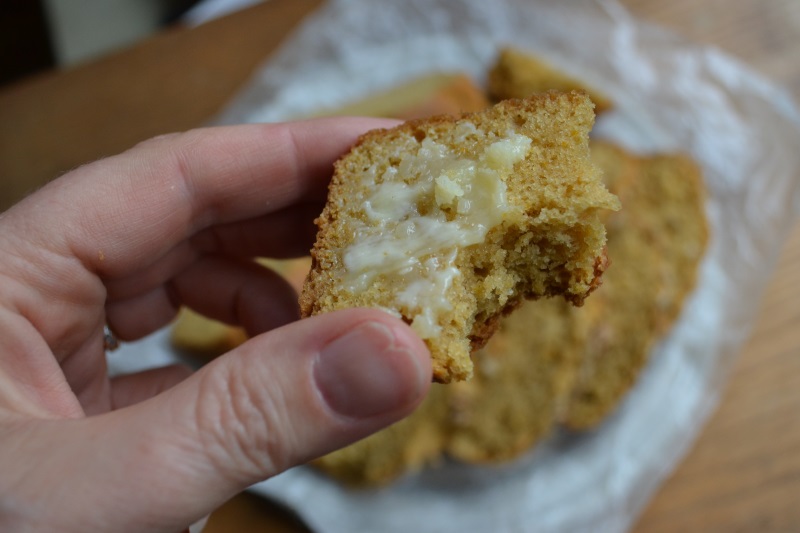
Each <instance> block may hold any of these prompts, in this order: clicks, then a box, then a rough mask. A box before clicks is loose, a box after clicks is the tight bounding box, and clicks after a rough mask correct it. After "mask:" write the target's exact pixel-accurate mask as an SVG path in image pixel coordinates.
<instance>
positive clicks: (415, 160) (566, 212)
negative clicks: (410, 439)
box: [300, 92, 619, 382]
mask: <svg viewBox="0 0 800 533" xmlns="http://www.w3.org/2000/svg"><path fill="white" fill-rule="evenodd" d="M592 107H593V106H592V103H591V101H590V100H589V99H588V97H586V96H585V95H583V94H580V93H576V92H573V93H560V94H559V93H547V94H544V95H538V96H535V97H532V98H530V99H527V100H514V101H506V102H502V103H500V104H498V105H496V106H494V107H492V108H490V109H488V110H486V111H483V112H479V113H473V114H467V115H464V116H463V117H461V118H459V119H455V118H449V117H435V118H432V119H429V120H420V121H412V122H409V123H406V124H403V125H401V126H399V127H397V128H394V129H391V130H378V131H373V132H369V133H367V134H366V135H364V136H363V137H362V138H361V139H360V140H359V141H358V142H357V143H356V145H355V146H354V147H353V149H352V150H351V151H350V152H349V153H348V154H346V155H345V156H344V157H342V158H341V159H340V160H339V161H338V162H337V163H336V165H335V172H334V176H333V179H332V181H331V184H330V191H329V196H328V202H327V204H326V206H325V209H324V211H323V213H322V215H321V216H320V218H319V219H318V220H317V224H318V226H319V233H318V236H317V242H316V243H315V245H314V248H313V250H312V252H311V255H312V268H311V272H310V273H309V277H308V278H307V280H306V283H305V286H304V288H303V292H302V294H301V296H300V306H301V312H302V314H303V315H304V316H309V315H314V314H318V313H323V312H327V311H333V310H337V309H343V308H348V307H377V308H382V309H385V310H387V311H388V312H390V313H393V314H395V315H396V316H399V317H402V318H403V319H404V320H406V321H407V322H408V323H409V324H411V326H412V328H414V329H415V331H416V332H417V333H418V334H419V335H420V336H421V337H422V338H423V339H424V340H425V341H426V343H427V344H428V347H429V348H430V350H431V354H432V358H433V377H434V379H435V380H436V381H440V382H450V381H460V380H464V379H468V378H469V377H470V375H471V373H472V362H471V360H470V353H471V352H472V351H473V350H475V349H477V348H480V347H481V346H483V345H484V344H485V343H486V341H487V340H488V338H489V337H490V336H491V334H492V333H493V331H494V329H495V328H496V326H497V321H498V320H499V318H500V317H501V316H502V315H503V314H505V313H508V312H509V311H510V310H512V309H513V308H515V307H516V306H517V305H519V303H520V302H521V301H522V299H523V298H536V297H542V296H552V295H562V296H564V297H565V298H566V299H568V300H570V301H571V302H573V303H575V304H578V305H579V304H581V303H582V302H583V300H584V299H585V298H586V296H587V295H588V294H589V293H590V292H591V291H592V290H594V289H595V288H596V287H597V286H598V285H599V281H600V275H601V274H602V272H603V270H604V269H605V266H606V258H605V254H604V246H605V229H604V228H603V226H602V224H601V223H600V221H599V212H600V211H602V210H605V209H618V207H619V204H618V200H617V198H616V197H614V196H613V195H612V194H610V193H609V192H608V191H607V190H606V188H605V187H604V186H603V184H602V181H601V179H600V176H599V171H598V169H597V168H596V167H595V166H594V165H592V164H591V162H590V160H589V150H588V133H589V130H590V129H591V127H592V124H593V122H594V113H593V111H592Z"/></svg>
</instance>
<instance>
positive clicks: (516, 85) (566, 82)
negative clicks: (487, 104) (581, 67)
mask: <svg viewBox="0 0 800 533" xmlns="http://www.w3.org/2000/svg"><path fill="white" fill-rule="evenodd" d="M552 90H557V91H583V92H585V93H586V94H588V95H589V98H591V99H592V101H593V102H594V105H595V112H596V113H597V114H598V115H599V114H601V113H604V112H605V111H608V110H609V109H611V107H612V102H611V100H609V98H608V97H607V96H605V95H604V94H603V93H601V92H600V91H597V90H596V89H594V88H592V87H590V86H588V85H586V84H585V83H583V82H582V81H579V80H577V79H575V78H573V77H572V76H569V75H568V74H565V73H564V72H562V71H561V70H560V69H559V68H557V67H555V66H553V65H551V64H550V63H548V62H547V61H545V60H544V59H541V58H539V57H536V56H535V55H533V54H531V53H528V52H523V51H521V50H517V49H514V48H503V49H502V50H500V54H499V55H498V56H497V59H496V60H495V63H494V65H492V67H491V69H490V70H489V95H490V96H491V97H492V99H494V100H495V101H497V100H505V99H507V98H526V97H528V96H530V95H532V94H537V93H542V92H545V91H552Z"/></svg>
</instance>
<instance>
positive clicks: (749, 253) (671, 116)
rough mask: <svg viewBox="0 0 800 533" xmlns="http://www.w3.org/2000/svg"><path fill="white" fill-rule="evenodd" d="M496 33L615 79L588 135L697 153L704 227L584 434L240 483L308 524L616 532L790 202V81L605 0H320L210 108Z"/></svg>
mask: <svg viewBox="0 0 800 533" xmlns="http://www.w3.org/2000/svg"><path fill="white" fill-rule="evenodd" d="M507 44H513V45H515V46H517V47H520V48H523V49H529V50H531V51H535V52H537V53H539V54H540V55H542V56H544V57H547V58H549V59H551V60H552V61H554V62H556V63H557V64H559V65H562V66H563V68H564V69H565V70H568V71H571V72H572V73H574V74H576V75H577V76H579V77H580V78H582V79H584V80H585V81H586V82H588V83H591V84H593V85H595V86H597V87H598V88H600V89H602V90H604V91H605V92H607V93H608V94H610V95H612V96H613V98H614V100H615V102H616V104H617V106H618V107H617V109H616V110H615V111H613V112H611V113H609V114H608V115H606V116H603V117H601V118H600V120H599V121H598V124H597V127H596V129H595V132H596V134H597V135H599V136H604V137H608V138H612V139H615V140H616V141H618V142H620V143H622V144H624V145H626V146H628V147H630V148H632V149H635V150H639V151H650V150H670V151H672V150H680V151H684V152H687V153H689V154H691V155H692V156H693V157H694V158H695V159H696V160H697V161H698V162H700V164H701V165H702V167H703V170H704V173H705V178H706V183H707V187H708V190H709V200H708V204H707V211H708V215H709V218H710V221H711V225H712V232H713V234H712V241H711V244H710V247H709V250H708V253H707V257H706V258H705V261H704V262H703V264H702V267H701V273H700V278H699V283H698V289H697V290H696V291H695V293H694V294H693V295H692V296H691V297H690V298H689V300H688V301H687V304H686V306H685V309H684V312H683V314H682V316H681V318H680V319H679V321H678V323H677V324H676V326H675V327H674V329H673V331H672V332H671V334H670V335H669V336H668V337H667V338H666V339H664V341H663V342H662V343H661V344H660V345H659V346H658V347H657V348H656V349H655V350H654V352H655V353H653V356H652V361H651V364H650V365H649V367H648V368H647V369H646V371H645V373H644V375H643V376H642V378H641V380H640V382H639V383H638V384H637V386H636V387H635V389H634V390H633V391H632V392H631V393H630V394H629V396H628V397H627V398H626V400H625V402H624V404H623V405H622V407H621V409H619V411H618V412H617V413H616V414H615V415H614V416H613V417H611V419H609V420H608V421H607V423H605V424H604V425H603V426H602V428H600V429H599V430H598V431H596V432H594V433H592V434H588V435H582V436H574V435H573V436H568V435H558V436H556V437H555V438H553V439H551V440H550V441H548V442H546V443H545V444H543V445H542V446H539V447H538V448H537V449H536V450H532V451H531V452H530V453H529V454H528V455H527V456H525V457H522V458H520V459H519V460H517V461H515V462H513V463H511V464H507V465H503V466H500V467H472V466H464V465H459V464H445V465H443V466H442V467H440V468H438V469H435V470H430V471H426V472H423V473H421V474H418V475H414V476H411V477H408V478H406V479H404V480H402V481H400V482H399V483H396V484H394V485H392V486H390V487H388V488H385V489H381V490H377V491H374V490H373V491H364V490H352V489H346V488H343V487H342V486H340V485H339V484H337V483H336V482H334V481H331V480H329V479H328V478H326V477H324V476H322V475H320V474H318V473H316V472H315V471H314V470H312V469H310V468H308V467H301V468H296V469H293V470H291V471H289V472H287V473H285V474H283V475H281V476H278V477H276V478H274V479H272V480H269V481H267V482H264V483H261V484H259V485H257V486H256V487H254V489H253V490H255V491H257V492H259V493H261V494H264V495H268V496H270V497H272V498H274V499H276V500H278V501H280V502H283V503H285V504H286V505H288V506H289V507H291V508H292V509H295V510H296V511H297V512H298V513H299V514H300V515H301V516H302V517H303V518H304V519H305V520H306V521H307V522H308V523H309V525H310V526H311V527H312V529H314V530H315V531H320V532H332V533H334V532H342V533H345V532H348V533H349V532H359V531H380V532H398V533H399V532H403V533H405V532H409V531H414V532H449V531H458V532H476V533H477V532H487V531H508V532H512V531H545V532H546V531H558V532H569V531H624V530H625V529H627V528H628V527H629V526H630V525H631V524H632V522H633V521H634V520H635V518H636V517H637V514H638V513H639V512H640V510H641V509H642V508H643V506H644V505H645V503H646V502H647V500H648V498H649V497H650V496H651V495H652V493H653V492H654V491H655V490H656V489H657V487H658V485H659V484H660V483H661V482H662V481H663V479H664V478H665V476H666V475H667V474H668V473H669V472H670V471H671V470H672V469H673V468H674V466H675V465H676V464H677V462H678V461H679V460H680V458H681V457H682V456H683V454H684V453H685V452H686V450H687V448H688V447H689V446H690V445H691V443H692V441H693V439H694V438H695V436H696V435H697V434H698V432H699V430H700V429H701V427H702V425H703V423H704V421H705V420H706V418H707V417H708V415H709V414H710V412H711V410H712V409H713V408H714V406H715V404H716V402H717V400H718V397H719V394H720V392H721V388H722V386H723V384H724V381H725V377H726V374H727V371H728V369H729V367H730V365H731V363H732V361H733V360H734V358H735V356H736V353H737V351H738V350H739V348H740V347H741V344H742V342H743V341H744V340H745V339H746V337H747V335H748V333H749V331H750V329H751V326H752V324H753V319H754V314H755V312H756V311H757V304H758V302H759V301H760V298H761V293H762V291H763V288H764V286H765V283H766V281H767V280H768V277H769V275H770V273H771V271H772V267H773V265H774V263H775V261H776V259H777V255H778V252H779V250H780V247H781V245H782V243H783V240H784V237H785V236H786V234H787V232H788V230H789V229H790V228H791V226H792V223H793V222H794V220H795V219H796V216H797V214H798V213H800V113H798V110H797V107H796V106H795V104H794V103H793V102H792V101H791V99H790V97H789V96H788V95H787V94H786V93H785V92H783V91H782V90H780V89H779V88H776V87H775V86H773V85H772V84H770V83H768V82H767V81H765V80H763V79H762V78H760V77H759V76H758V75H756V74H754V73H753V72H751V71H750V70H749V69H748V68H746V67H745V66H743V65H741V64H740V63H738V62H737V61H735V60H733V59H731V58H729V57H726V56H725V55H724V54H722V53H720V52H719V51H716V50H713V49H708V48H701V47H698V46H694V45H690V44H687V43H685V42H682V41H681V40H680V39H679V38H677V37H675V36H673V35H671V34H669V33H667V32H665V31H662V30H660V29H657V28H654V27H651V26H647V25H644V24H642V23H640V22H637V21H635V20H633V19H632V18H631V17H630V16H629V14H628V13H627V12H626V11H625V10H624V9H622V8H621V7H620V6H619V5H618V4H616V3H614V2H611V1H581V2H577V1H574V2H559V3H556V2H546V1H531V0H528V1H525V0H492V1H491V2H489V1H486V0H466V1H460V2H458V1H452V0H427V1H426V0H397V1H383V2H378V1H370V0H340V1H335V0H334V1H331V2H329V3H328V4H326V5H325V7H324V8H323V9H321V10H320V11H318V12H317V13H316V14H314V15H312V16H311V18H310V19H308V20H307V21H306V22H305V24H304V25H303V26H302V27H301V28H300V29H299V31H297V32H296V33H295V34H294V36H293V37H292V38H290V39H289V40H288V41H287V42H286V43H285V45H284V46H283V47H282V48H281V49H280V50H279V51H278V53H277V54H276V55H275V56H274V57H273V58H272V59H271V60H270V61H269V62H268V63H266V64H265V65H264V66H263V68H261V69H259V71H258V72H256V74H255V76H254V78H253V79H252V80H251V82H250V83H249V84H248V85H247V87H246V88H245V89H243V91H242V92H241V93H240V94H239V95H238V96H237V97H236V98H235V99H234V100H233V101H232V102H231V104H230V106H228V107H227V108H226V109H225V110H224V112H223V113H222V114H221V115H220V116H219V118H218V120H217V121H216V122H217V123H238V122H257V121H279V120H286V119H289V118H294V117H298V116H304V115H309V114H312V113H313V112H315V111H317V110H320V109H322V108H335V107H337V106H339V105H341V104H344V103H347V102H349V101H352V100H354V99H357V98H359V97H361V96H365V95H367V94H370V93H372V92H374V91H376V90H379V89H383V88H389V87H391V86H393V85H396V84H398V83H400V82H402V81H406V80H408V79H410V78H412V77H414V76H417V75H420V74H424V73H428V72H432V71H459V72H467V73H470V74H471V75H473V76H474V77H475V78H476V80H478V81H479V82H482V81H483V79H484V77H485V72H486V69H487V66H488V65H489V64H490V63H491V61H492V60H493V59H494V57H495V54H496V52H497V50H498V48H499V47H501V46H503V45H507ZM132 352H136V353H137V354H139V355H137V356H136V358H137V359H138V361H139V363H140V364H142V363H143V362H147V363H148V364H157V363H160V362H165V361H166V360H168V359H170V358H171V354H170V353H169V347H168V345H167V342H166V340H165V335H164V333H161V334H158V335H156V336H154V337H151V338H150V339H146V340H145V341H143V342H142V343H138V344H133V345H128V346H126V347H124V348H123V350H122V351H121V352H119V353H118V354H114V355H113V356H112V357H113V361H112V365H113V366H115V367H116V368H123V367H129V366H130V363H128V362H126V361H129V360H130V359H131V357H126V356H125V353H129V354H131V355H132ZM142 352H147V353H148V354H149V357H150V359H146V358H145V359H142V357H141V353H142Z"/></svg>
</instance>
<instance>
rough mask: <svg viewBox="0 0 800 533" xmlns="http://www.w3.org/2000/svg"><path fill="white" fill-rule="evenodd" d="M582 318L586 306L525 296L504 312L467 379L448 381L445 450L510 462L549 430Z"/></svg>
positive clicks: (470, 458) (571, 377)
mask: <svg viewBox="0 0 800 533" xmlns="http://www.w3.org/2000/svg"><path fill="white" fill-rule="evenodd" d="M599 293H602V288H601V289H599V290H598V294H599ZM595 297H596V295H595V296H592V298H595ZM589 300H591V298H590V299H589ZM587 305H588V301H587ZM585 317H586V313H585V308H576V307H574V306H571V305H569V304H567V303H566V302H564V301H563V300H561V299H555V298H548V299H542V300H537V301H533V302H525V303H524V304H523V305H522V306H521V307H520V309H518V310H517V311H515V312H514V313H513V314H511V315H510V316H508V317H506V318H505V319H503V321H502V322H501V324H500V329H499V330H498V332H497V333H496V334H495V335H494V336H493V337H492V338H491V339H490V340H489V343H488V344H487V345H486V347H485V348H484V349H482V350H480V351H479V352H478V353H476V354H475V356H474V361H475V375H474V377H473V379H472V380H470V381H466V382H461V383H456V384H453V385H450V386H449V390H448V405H449V407H450V410H449V413H450V415H449V419H448V424H447V433H448V436H447V439H446V441H445V452H446V453H447V455H449V456H450V457H453V458H456V459H458V460H460V461H463V462H466V463H497V462H503V461H509V460H511V459H514V458H515V457H517V456H519V455H520V454H522V453H525V452H526V451H528V450H530V449H531V448H532V447H533V446H534V445H535V444H536V443H537V442H539V441H540V440H541V439H543V438H545V437H546V436H548V435H549V434H550V433H551V431H552V430H553V428H554V424H555V421H556V420H557V418H558V417H559V416H560V413H562V412H563V410H564V409H565V408H566V405H567V401H568V399H569V395H570V392H571V390H572V388H573V385H574V382H575V377H576V375H577V371H578V369H579V368H580V365H581V361H582V357H581V356H582V350H583V349H584V347H585V345H586V339H587V334H588V321H587V320H585Z"/></svg>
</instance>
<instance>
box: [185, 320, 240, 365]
mask: <svg viewBox="0 0 800 533" xmlns="http://www.w3.org/2000/svg"><path fill="white" fill-rule="evenodd" d="M246 339H247V334H246V333H245V331H244V330H243V329H242V328H238V327H234V326H230V325H228V324H223V323H222V322H218V321H216V320H212V319H210V318H207V317H204V316H203V315H200V314H198V313H196V312H194V311H192V310H191V309H189V308H187V307H184V308H182V309H181V311H180V313H178V317H177V318H176V320H175V323H174V324H173V325H172V329H171V330H170V343H171V344H172V346H173V347H174V348H175V349H176V350H178V351H179V352H180V353H182V354H184V355H188V356H190V357H193V358H196V359H198V360H200V361H209V360H211V359H214V358H215V357H217V356H219V355H221V354H223V353H225V352H228V351H230V350H232V349H233V348H235V347H236V346H238V345H240V344H241V343H243V342H244V341H245V340H246Z"/></svg>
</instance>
